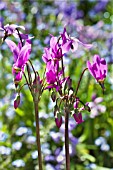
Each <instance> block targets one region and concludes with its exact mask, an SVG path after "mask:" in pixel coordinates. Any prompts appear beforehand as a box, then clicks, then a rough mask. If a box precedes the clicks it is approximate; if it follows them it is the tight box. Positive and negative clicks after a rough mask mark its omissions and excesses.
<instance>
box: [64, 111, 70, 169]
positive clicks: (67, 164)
mask: <svg viewBox="0 0 113 170" xmlns="http://www.w3.org/2000/svg"><path fill="white" fill-rule="evenodd" d="M68 123H69V112H68V109H67V108H65V157H66V170H70V155H69V130H68Z"/></svg>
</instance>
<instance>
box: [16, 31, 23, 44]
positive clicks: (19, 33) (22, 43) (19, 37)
mask: <svg viewBox="0 0 113 170" xmlns="http://www.w3.org/2000/svg"><path fill="white" fill-rule="evenodd" d="M16 30H17V32H18V36H19V38H20V41H21V44H22V47H23V46H24V45H23V42H22V38H21V35H20V33H19V30H18V28H16Z"/></svg>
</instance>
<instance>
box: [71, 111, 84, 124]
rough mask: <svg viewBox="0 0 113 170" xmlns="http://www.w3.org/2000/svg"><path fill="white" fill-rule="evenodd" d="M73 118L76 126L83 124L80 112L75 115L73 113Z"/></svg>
mask: <svg viewBox="0 0 113 170" xmlns="http://www.w3.org/2000/svg"><path fill="white" fill-rule="evenodd" d="M73 117H74V119H75V121H76V122H77V124H80V123H82V122H84V120H83V119H82V114H81V113H80V112H79V113H77V114H76V113H74V114H73Z"/></svg>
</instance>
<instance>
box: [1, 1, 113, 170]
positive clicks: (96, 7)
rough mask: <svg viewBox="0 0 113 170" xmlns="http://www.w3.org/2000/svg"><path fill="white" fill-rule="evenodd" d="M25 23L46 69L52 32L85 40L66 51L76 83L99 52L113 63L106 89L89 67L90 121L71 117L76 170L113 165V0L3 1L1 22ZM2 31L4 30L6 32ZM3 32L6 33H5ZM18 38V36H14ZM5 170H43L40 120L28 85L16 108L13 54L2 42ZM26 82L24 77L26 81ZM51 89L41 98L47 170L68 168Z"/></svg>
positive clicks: (39, 66)
mask: <svg viewBox="0 0 113 170" xmlns="http://www.w3.org/2000/svg"><path fill="white" fill-rule="evenodd" d="M6 24H17V25H23V26H25V28H26V32H25V33H28V34H30V35H31V36H34V38H33V40H32V53H31V55H30V57H31V60H32V62H33V64H34V67H35V69H36V70H37V71H39V73H40V74H42V73H43V71H44V63H43V61H42V58H41V57H42V54H43V52H44V47H46V46H48V45H49V40H50V34H53V35H54V36H59V33H60V32H62V31H63V28H64V26H66V28H67V32H68V33H69V34H70V35H71V36H74V37H77V38H78V39H79V40H81V41H82V42H84V43H92V44H93V48H92V49H91V50H89V51H88V50H85V49H84V48H83V47H79V49H78V50H77V51H76V52H75V53H69V54H68V55H67V56H65V61H64V62H65V66H66V68H67V73H68V74H69V75H70V76H71V78H72V79H73V87H74V88H76V86H77V82H78V80H79V77H80V74H81V73H82V71H83V69H84V68H85V67H86V61H87V60H90V61H92V57H93V55H94V54H99V55H100V56H101V57H103V58H105V59H106V61H107V63H108V76H107V78H106V80H105V88H106V90H105V93H104V95H103V93H102V90H101V88H100V86H99V85H98V84H97V82H96V81H95V80H94V78H93V77H91V76H90V74H89V73H88V72H87V73H85V75H84V77H83V80H82V82H81V86H80V89H79V91H78V95H79V96H80V98H81V100H82V101H84V103H86V102H89V103H90V106H91V113H88V112H86V111H85V112H84V113H83V119H84V123H82V124H80V125H76V122H75V121H74V119H73V118H71V117H70V120H69V138H70V156H71V170H93V169H95V170H112V169H113V65H112V64H113V46H112V45H113V1H112V0H18V1H17V0H0V26H1V27H2V26H3V25H6ZM1 34H2V33H1ZM1 34H0V36H1ZM12 39H13V40H14V38H12ZM0 51H1V53H0V170H38V167H37V157H38V154H37V146H36V137H35V136H36V135H35V119H34V110H33V103H32V97H31V95H30V92H29V90H28V88H27V87H25V88H23V90H22V93H21V104H20V106H19V108H18V109H16V110H15V109H14V107H13V100H14V98H15V88H14V84H13V75H12V64H13V57H12V53H11V52H10V50H9V49H8V47H7V45H6V44H5V43H3V44H2V46H0ZM23 82H24V80H23ZM48 96H49V92H48V91H45V92H44V94H43V96H42V100H41V102H40V108H39V111H40V128H41V143H42V153H43V160H44V166H45V170H48V169H49V170H65V157H64V123H63V124H62V126H61V128H60V129H58V128H57V127H56V125H55V121H54V114H53V105H54V103H52V101H51V100H49V98H48ZM46 106H47V107H46Z"/></svg>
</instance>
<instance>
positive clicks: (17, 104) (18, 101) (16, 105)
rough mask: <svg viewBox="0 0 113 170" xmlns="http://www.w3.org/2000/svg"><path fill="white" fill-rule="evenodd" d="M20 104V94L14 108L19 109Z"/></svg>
mask: <svg viewBox="0 0 113 170" xmlns="http://www.w3.org/2000/svg"><path fill="white" fill-rule="evenodd" d="M19 104H20V95H19V94H18V95H17V96H16V98H15V100H14V108H15V109H17V108H18V106H19Z"/></svg>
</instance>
